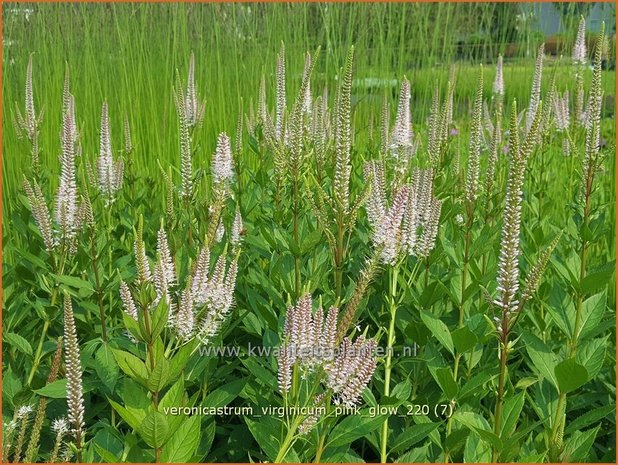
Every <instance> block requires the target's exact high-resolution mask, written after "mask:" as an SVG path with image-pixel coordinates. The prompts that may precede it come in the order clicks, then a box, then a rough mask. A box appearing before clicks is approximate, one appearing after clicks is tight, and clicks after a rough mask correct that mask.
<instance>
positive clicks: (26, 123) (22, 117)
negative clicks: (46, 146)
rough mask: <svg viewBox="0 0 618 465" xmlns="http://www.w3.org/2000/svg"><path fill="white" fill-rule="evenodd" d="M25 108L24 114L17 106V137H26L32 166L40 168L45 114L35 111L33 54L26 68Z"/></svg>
mask: <svg viewBox="0 0 618 465" xmlns="http://www.w3.org/2000/svg"><path fill="white" fill-rule="evenodd" d="M24 100H25V107H24V113H23V114H22V112H21V111H20V109H19V107H18V106H17V105H16V106H15V119H14V121H13V123H14V126H15V129H16V130H17V137H19V138H20V139H21V138H22V137H26V138H27V139H28V140H29V141H30V144H31V145H32V166H33V167H35V168H37V167H38V166H39V142H38V140H39V137H38V136H39V127H40V125H41V122H42V120H43V113H42V112H41V113H40V114H39V115H37V114H36V112H35V109H34V96H33V91H32V54H30V58H29V59H28V67H27V68H26V92H25V98H24Z"/></svg>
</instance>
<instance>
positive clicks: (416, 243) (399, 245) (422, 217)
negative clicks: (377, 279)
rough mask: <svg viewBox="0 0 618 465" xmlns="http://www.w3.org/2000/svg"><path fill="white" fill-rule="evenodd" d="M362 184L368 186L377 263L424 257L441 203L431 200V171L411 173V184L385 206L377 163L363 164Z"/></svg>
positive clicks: (430, 247)
mask: <svg viewBox="0 0 618 465" xmlns="http://www.w3.org/2000/svg"><path fill="white" fill-rule="evenodd" d="M365 181H366V182H367V183H369V184H370V186H371V193H370V195H369V198H368V200H367V216H368V217H369V222H370V224H371V227H372V230H373V233H372V241H373V245H374V247H375V248H376V250H377V249H379V250H380V261H381V262H382V263H386V264H389V265H393V264H395V263H396V262H397V261H398V260H399V259H400V258H401V256H402V255H413V256H417V257H427V256H428V255H429V253H430V252H431V250H433V248H434V246H435V241H436V237H437V235H438V223H439V220H440V211H441V208H442V202H441V201H440V200H438V199H437V198H435V197H434V196H433V192H432V191H433V170H431V169H427V170H422V169H415V170H414V171H413V173H412V181H411V183H410V184H406V185H404V186H402V187H400V188H398V189H397V190H395V191H394V192H393V197H392V203H391V205H390V207H387V205H386V190H385V183H384V171H383V168H382V165H381V164H380V163H378V162H377V161H369V162H367V163H366V164H365Z"/></svg>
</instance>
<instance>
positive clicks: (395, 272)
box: [380, 265, 399, 463]
mask: <svg viewBox="0 0 618 465" xmlns="http://www.w3.org/2000/svg"><path fill="white" fill-rule="evenodd" d="M390 278H391V282H390V295H389V299H388V302H389V312H390V323H389V326H388V335H387V340H386V344H387V346H386V361H385V363H384V396H385V397H387V396H389V395H390V393H391V371H392V368H393V366H392V357H393V353H392V352H393V345H394V344H395V319H396V316H397V280H398V278H399V265H395V266H394V267H393V268H392V269H391V273H390ZM387 446H388V418H386V419H385V420H384V423H383V424H382V436H381V441H380V461H381V463H386V459H387V458H388V452H387V450H386V449H387Z"/></svg>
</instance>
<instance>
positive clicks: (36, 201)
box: [24, 177, 56, 252]
mask: <svg viewBox="0 0 618 465" xmlns="http://www.w3.org/2000/svg"><path fill="white" fill-rule="evenodd" d="M24 191H25V192H26V196H27V197H28V202H29V203H30V209H31V210H32V216H34V220H35V221H36V224H37V226H38V227H39V231H40V233H41V237H42V238H43V243H44V244H45V250H47V251H48V252H51V251H52V250H53V249H54V247H55V246H56V240H55V239H54V232H53V229H52V222H51V217H50V214H49V209H48V208H47V202H46V200H45V197H44V196H43V193H42V192H41V188H40V187H39V185H38V183H37V182H36V181H33V182H32V185H31V184H30V183H29V182H28V180H27V179H26V177H24Z"/></svg>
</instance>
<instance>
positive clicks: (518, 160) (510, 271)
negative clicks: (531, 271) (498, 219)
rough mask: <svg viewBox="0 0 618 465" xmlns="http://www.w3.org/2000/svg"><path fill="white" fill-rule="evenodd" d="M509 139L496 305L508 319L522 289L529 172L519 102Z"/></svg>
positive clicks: (514, 110) (514, 308) (512, 113)
mask: <svg viewBox="0 0 618 465" xmlns="http://www.w3.org/2000/svg"><path fill="white" fill-rule="evenodd" d="M509 136H510V138H509V152H510V154H511V157H510V164H509V171H508V178H507V187H506V199H505V207H504V222H503V224H502V241H501V245H500V255H499V258H498V278H497V281H498V293H499V298H498V299H497V300H496V301H495V303H496V305H498V307H500V308H501V309H502V312H503V313H506V314H507V316H508V315H509V314H510V313H512V312H514V311H515V310H516V308H517V306H518V305H519V302H518V301H517V300H516V299H517V291H518V289H519V247H520V246H519V231H520V227H521V202H522V188H523V184H524V174H525V170H526V160H525V158H524V157H523V156H522V153H521V150H520V148H519V128H518V127H517V103H516V102H513V107H512V109H511V124H510V127H509Z"/></svg>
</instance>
